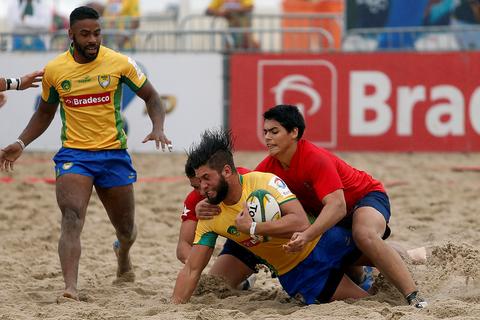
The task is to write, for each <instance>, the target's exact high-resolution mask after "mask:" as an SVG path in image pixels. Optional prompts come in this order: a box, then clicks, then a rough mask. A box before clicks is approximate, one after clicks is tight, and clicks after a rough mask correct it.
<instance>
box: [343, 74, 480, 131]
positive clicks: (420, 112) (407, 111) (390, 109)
mask: <svg viewBox="0 0 480 320" xmlns="http://www.w3.org/2000/svg"><path fill="white" fill-rule="evenodd" d="M391 76H392V77H393V78H395V77H394V75H391ZM442 76H443V75H441V74H440V75H437V78H440V79H442V78H443V79H444V78H445V77H442ZM453 81H454V80H452V82H453ZM392 82H393V81H392V79H391V78H390V77H389V75H388V74H386V73H383V72H380V71H354V72H350V103H349V105H350V121H349V131H350V134H351V135H352V136H357V137H361V136H383V135H385V134H387V133H388V132H392V131H393V134H394V135H395V136H399V137H413V136H417V137H422V138H425V137H426V135H425V134H422V132H426V133H428V134H429V135H430V136H432V137H436V138H445V137H448V136H451V137H455V136H457V137H462V136H465V135H467V134H468V132H467V128H469V125H468V124H470V125H471V128H472V129H473V131H474V132H475V133H476V134H480V87H477V88H476V89H475V90H474V91H473V93H472V94H471V96H470V103H469V104H468V101H467V102H466V101H465V100H466V98H467V99H468V96H467V93H466V92H465V91H466V90H465V88H462V87H461V85H462V83H461V82H460V81H458V82H459V86H458V87H457V86H455V85H453V84H438V85H415V86H395V85H394V84H393V83H392ZM368 88H371V90H367V89H368ZM466 96H467V97H466ZM393 97H396V99H394V98H393ZM466 107H468V111H467V112H466V110H465V109H466Z"/></svg>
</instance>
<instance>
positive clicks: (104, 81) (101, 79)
mask: <svg viewBox="0 0 480 320" xmlns="http://www.w3.org/2000/svg"><path fill="white" fill-rule="evenodd" d="M98 84H100V87H102V88H103V89H105V88H106V87H108V85H109V84H110V75H108V74H101V75H99V76H98Z"/></svg>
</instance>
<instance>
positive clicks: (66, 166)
mask: <svg viewBox="0 0 480 320" xmlns="http://www.w3.org/2000/svg"><path fill="white" fill-rule="evenodd" d="M72 167H73V162H65V163H64V164H63V166H62V168H63V170H70V169H71V168H72Z"/></svg>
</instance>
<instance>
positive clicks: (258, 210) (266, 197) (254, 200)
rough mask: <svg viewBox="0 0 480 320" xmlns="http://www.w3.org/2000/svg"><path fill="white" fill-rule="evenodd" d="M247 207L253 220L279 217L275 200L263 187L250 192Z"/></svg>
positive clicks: (261, 220)
mask: <svg viewBox="0 0 480 320" xmlns="http://www.w3.org/2000/svg"><path fill="white" fill-rule="evenodd" d="M247 208H248V213H249V214H250V217H252V220H253V221H255V222H265V221H272V220H278V219H280V217H281V213H280V206H279V205H278V203H277V200H275V198H274V197H273V196H272V195H271V194H270V193H269V192H268V191H266V190H263V189H258V190H255V191H253V192H252V193H250V195H249V196H248V198H247Z"/></svg>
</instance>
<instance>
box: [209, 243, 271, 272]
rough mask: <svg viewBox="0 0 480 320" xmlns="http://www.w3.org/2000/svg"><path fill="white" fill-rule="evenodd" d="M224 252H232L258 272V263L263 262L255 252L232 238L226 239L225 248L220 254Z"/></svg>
mask: <svg viewBox="0 0 480 320" xmlns="http://www.w3.org/2000/svg"><path fill="white" fill-rule="evenodd" d="M222 254H230V255H232V256H234V257H236V258H237V259H238V260H240V261H242V262H243V263H244V264H245V265H246V266H247V267H249V268H250V269H252V271H253V272H257V269H256V266H257V264H262V260H260V258H258V257H257V256H256V255H255V254H253V253H252V252H251V251H249V250H247V249H246V248H244V247H242V246H241V245H239V244H238V243H236V242H235V241H233V240H230V239H227V241H225V244H224V245H223V250H222V251H221V252H220V253H219V254H218V255H219V256H221V255H222Z"/></svg>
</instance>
